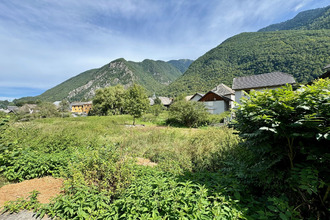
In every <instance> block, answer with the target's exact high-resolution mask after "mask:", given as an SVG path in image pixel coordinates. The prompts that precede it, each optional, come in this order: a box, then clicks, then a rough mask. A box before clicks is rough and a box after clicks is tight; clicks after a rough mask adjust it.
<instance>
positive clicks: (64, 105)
mask: <svg viewBox="0 0 330 220" xmlns="http://www.w3.org/2000/svg"><path fill="white" fill-rule="evenodd" d="M69 110H70V103H69V102H68V100H66V99H63V100H62V101H61V102H60V106H59V111H60V112H67V111H69Z"/></svg>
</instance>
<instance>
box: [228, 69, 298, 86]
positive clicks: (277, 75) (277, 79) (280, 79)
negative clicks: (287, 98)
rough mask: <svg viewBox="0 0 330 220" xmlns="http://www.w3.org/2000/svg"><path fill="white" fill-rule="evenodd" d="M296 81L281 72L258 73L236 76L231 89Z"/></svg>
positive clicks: (280, 84)
mask: <svg viewBox="0 0 330 220" xmlns="http://www.w3.org/2000/svg"><path fill="white" fill-rule="evenodd" d="M295 82H296V81H295V80H294V78H293V76H292V75H290V74H287V73H282V72H272V73H264V74H259V75H250V76H243V77H237V78H234V79H233V90H241V89H254V88H264V87H273V86H282V85H285V84H287V83H288V84H293V83H295Z"/></svg>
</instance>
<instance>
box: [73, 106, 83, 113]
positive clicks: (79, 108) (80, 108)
mask: <svg viewBox="0 0 330 220" xmlns="http://www.w3.org/2000/svg"><path fill="white" fill-rule="evenodd" d="M72 112H77V113H81V112H83V106H82V105H72Z"/></svg>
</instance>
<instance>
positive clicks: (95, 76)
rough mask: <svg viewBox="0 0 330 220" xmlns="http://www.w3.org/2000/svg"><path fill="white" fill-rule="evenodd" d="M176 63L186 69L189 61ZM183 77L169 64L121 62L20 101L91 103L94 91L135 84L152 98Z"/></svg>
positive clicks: (86, 72)
mask: <svg viewBox="0 0 330 220" xmlns="http://www.w3.org/2000/svg"><path fill="white" fill-rule="evenodd" d="M173 62H174V61H173ZM176 63H177V65H179V64H180V63H182V64H181V66H184V65H185V63H186V61H185V60H182V61H178V62H176ZM181 75H182V72H181V70H180V69H178V68H176V67H175V66H174V65H172V64H171V63H169V62H164V61H154V60H144V61H142V62H132V61H126V60H125V59H123V58H120V59H117V60H114V61H112V62H110V63H109V64H106V65H104V66H102V67H101V68H97V69H91V70H88V71H85V72H83V73H81V74H79V75H77V76H75V77H72V78H70V79H68V80H66V81H65V82H63V83H61V84H59V85H57V86H55V87H53V88H51V89H49V90H47V91H46V92H44V93H43V94H41V95H39V96H36V97H25V98H22V99H20V100H21V101H27V100H42V101H51V102H53V101H58V100H63V99H68V100H70V101H80V100H88V99H91V98H92V97H93V96H94V94H95V90H96V89H98V88H104V87H107V86H114V85H117V84H122V85H124V86H125V87H129V86H130V85H132V84H133V83H138V84H140V85H142V86H143V87H144V88H145V89H146V90H147V92H148V93H149V94H153V93H154V92H157V91H158V90H160V89H162V88H164V87H165V86H166V85H168V84H170V83H171V82H173V81H174V80H175V79H176V78H178V77H179V76H181ZM20 100H18V101H20Z"/></svg>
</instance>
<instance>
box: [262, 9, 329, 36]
mask: <svg viewBox="0 0 330 220" xmlns="http://www.w3.org/2000/svg"><path fill="white" fill-rule="evenodd" d="M320 29H330V6H327V7H325V8H317V9H312V10H308V11H303V12H300V13H299V14H297V16H295V17H294V18H293V19H290V20H288V21H285V22H281V23H279V24H273V25H269V26H268V27H265V28H262V29H260V30H259V31H280V30H320Z"/></svg>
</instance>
